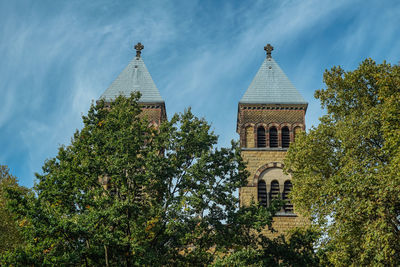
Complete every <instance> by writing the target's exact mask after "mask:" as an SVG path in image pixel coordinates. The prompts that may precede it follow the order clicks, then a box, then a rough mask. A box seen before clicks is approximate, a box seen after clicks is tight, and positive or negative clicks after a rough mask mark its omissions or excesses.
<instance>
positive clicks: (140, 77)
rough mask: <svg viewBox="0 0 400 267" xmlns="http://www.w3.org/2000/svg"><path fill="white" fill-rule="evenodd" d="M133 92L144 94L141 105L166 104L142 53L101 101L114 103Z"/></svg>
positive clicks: (102, 96)
mask: <svg viewBox="0 0 400 267" xmlns="http://www.w3.org/2000/svg"><path fill="white" fill-rule="evenodd" d="M133 91H140V93H141V94H142V96H141V98H140V100H139V102H140V103H163V102H164V100H163V99H162V97H161V95H160V92H159V91H158V89H157V87H156V85H155V83H154V81H153V79H152V78H151V75H150V73H149V71H148V70H147V68H146V65H145V64H144V61H143V60H142V58H141V57H140V53H139V54H137V55H136V57H135V58H133V59H132V60H131V62H129V64H128V66H126V68H125V69H124V70H123V71H122V72H121V73H120V74H119V75H118V77H117V78H116V79H115V80H114V81H113V82H112V84H111V85H110V87H108V88H107V90H106V91H105V92H104V93H103V94H102V95H101V96H100V99H104V100H105V101H113V100H114V99H115V98H116V97H117V96H119V95H123V96H126V97H129V96H130V95H131V93H132V92H133Z"/></svg>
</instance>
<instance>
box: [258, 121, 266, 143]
mask: <svg viewBox="0 0 400 267" xmlns="http://www.w3.org/2000/svg"><path fill="white" fill-rule="evenodd" d="M265 146H266V142H265V129H264V127H262V126H260V127H258V128H257V147H265Z"/></svg>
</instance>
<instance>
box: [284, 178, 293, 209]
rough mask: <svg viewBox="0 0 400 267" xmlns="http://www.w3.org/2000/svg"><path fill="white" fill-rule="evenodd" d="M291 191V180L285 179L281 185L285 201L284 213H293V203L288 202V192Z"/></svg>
mask: <svg viewBox="0 0 400 267" xmlns="http://www.w3.org/2000/svg"><path fill="white" fill-rule="evenodd" d="M290 191H292V182H290V181H286V182H285V184H284V186H283V194H282V198H283V200H285V201H286V203H285V206H284V207H283V208H284V210H285V212H286V213H293V204H292V203H291V202H290V199H289V193H290Z"/></svg>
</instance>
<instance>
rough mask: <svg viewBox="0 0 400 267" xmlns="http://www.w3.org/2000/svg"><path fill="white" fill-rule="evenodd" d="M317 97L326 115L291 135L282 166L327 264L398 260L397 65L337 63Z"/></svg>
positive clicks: (399, 71)
mask: <svg viewBox="0 0 400 267" xmlns="http://www.w3.org/2000/svg"><path fill="white" fill-rule="evenodd" d="M324 82H325V83H326V89H322V90H318V91H316V93H315V97H316V98H318V99H319V100H320V101H321V105H322V107H323V108H325V109H326V111H327V114H326V115H325V116H323V117H322V118H321V119H320V124H319V125H318V126H317V127H313V128H312V129H311V130H310V131H309V132H308V133H306V134H303V135H301V136H299V137H298V138H297V137H296V142H295V143H294V144H293V145H291V146H290V149H289V151H288V154H287V157H286V160H285V165H286V170H287V171H289V172H291V173H292V177H293V192H292V194H291V197H292V199H293V201H294V203H295V206H296V209H298V210H300V211H302V212H304V213H306V214H309V215H311V216H312V217H313V218H314V221H313V222H314V223H315V224H316V225H318V226H320V229H321V231H322V232H323V233H324V234H323V235H322V237H323V238H322V239H321V245H320V249H321V250H322V251H324V252H326V260H327V262H326V263H327V264H333V265H337V266H349V265H353V266H360V265H380V266H395V265H398V264H399V262H400V242H399V241H400V67H399V66H398V65H390V64H388V63H386V62H384V63H382V64H376V63H375V62H374V61H373V60H371V59H367V60H365V61H364V62H362V63H361V64H360V65H359V67H358V68H357V69H356V70H354V71H348V72H346V71H344V70H343V69H342V68H341V67H334V68H332V69H331V70H329V71H326V72H325V74H324Z"/></svg>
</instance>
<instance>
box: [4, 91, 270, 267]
mask: <svg viewBox="0 0 400 267" xmlns="http://www.w3.org/2000/svg"><path fill="white" fill-rule="evenodd" d="M138 97H139V96H138V95H132V96H131V97H130V98H128V99H127V98H123V97H118V98H117V99H116V101H115V102H113V103H112V104H111V108H105V105H104V103H103V102H100V103H98V104H97V105H96V106H95V105H92V107H91V108H90V110H89V112H88V115H87V116H84V117H83V122H84V127H83V129H82V130H81V131H77V132H76V133H75V135H74V137H73V139H72V141H71V145H69V146H62V147H60V149H59V152H58V155H57V157H56V158H53V159H50V160H48V161H47V162H46V163H45V164H44V166H43V174H42V175H39V174H37V184H36V185H35V187H34V192H35V194H19V193H18V192H17V191H14V192H12V191H10V194H11V199H12V202H11V204H12V207H13V211H14V212H15V213H17V214H18V215H19V220H23V221H24V222H25V223H24V224H23V225H22V232H23V233H24V235H25V238H26V243H27V244H26V246H25V247H23V248H20V249H18V250H14V252H10V253H7V254H5V255H3V261H4V262H5V264H14V265H38V266H42V265H43V266H54V265H57V266H64V265H68V266H107V265H109V266H133V265H148V266H159V265H200V266H203V265H207V264H211V263H213V262H214V261H215V260H216V259H217V258H219V257H224V256H226V255H229V253H230V252H232V251H235V250H242V249H249V248H250V247H254V248H257V247H258V246H259V244H260V241H261V239H260V238H259V235H260V232H261V230H263V229H264V228H265V226H266V225H270V224H271V219H272V215H273V213H274V212H275V210H276V209H277V208H276V207H275V208H270V209H268V210H267V209H265V208H259V207H258V206H256V205H254V204H253V205H251V206H250V207H246V208H241V209H239V208H238V199H237V197H236V195H237V193H236V192H237V189H238V188H239V187H241V186H243V185H244V184H245V183H246V176H247V175H248V173H247V172H246V171H245V165H244V163H243V161H242V159H241V157H240V152H239V149H238V146H237V144H235V143H232V147H230V148H221V149H217V148H216V147H215V145H216V143H217V136H216V135H214V134H213V133H212V132H210V126H209V125H208V124H207V123H206V122H205V121H204V120H202V119H198V118H196V117H194V116H193V115H192V113H191V112H190V110H188V111H186V112H185V113H183V114H179V115H175V116H174V117H173V118H172V119H171V121H170V122H165V123H163V124H162V125H161V126H160V127H159V129H155V128H153V127H149V123H148V122H147V121H145V120H143V119H141V118H140V117H139V116H138V115H139V114H140V112H141V109H140V107H139V105H138V103H137V99H138ZM105 186H106V187H105Z"/></svg>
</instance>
